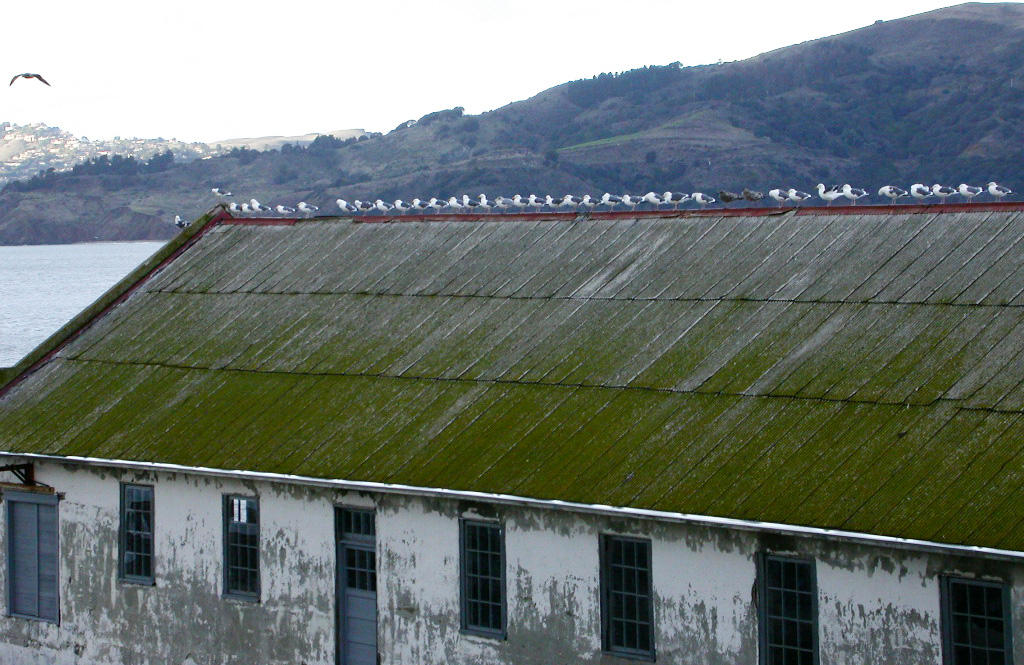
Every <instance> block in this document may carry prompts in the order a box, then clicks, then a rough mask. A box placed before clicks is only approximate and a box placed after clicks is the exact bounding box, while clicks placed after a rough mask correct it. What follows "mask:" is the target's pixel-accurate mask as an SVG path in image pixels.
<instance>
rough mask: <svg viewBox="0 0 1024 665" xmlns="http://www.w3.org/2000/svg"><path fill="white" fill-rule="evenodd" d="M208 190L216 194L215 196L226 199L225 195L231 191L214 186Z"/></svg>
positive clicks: (229, 194)
mask: <svg viewBox="0 0 1024 665" xmlns="http://www.w3.org/2000/svg"><path fill="white" fill-rule="evenodd" d="M210 191H211V192H213V195H214V196H216V197H217V198H222V199H226V198H227V197H229V196H231V192H228V191H225V190H223V189H221V188H220V187H214V188H213V189H211V190H210Z"/></svg>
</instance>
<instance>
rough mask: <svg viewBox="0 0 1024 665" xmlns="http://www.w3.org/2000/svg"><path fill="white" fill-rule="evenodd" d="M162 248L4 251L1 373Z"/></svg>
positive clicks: (0, 258) (131, 245)
mask: <svg viewBox="0 0 1024 665" xmlns="http://www.w3.org/2000/svg"><path fill="white" fill-rule="evenodd" d="M161 245H163V243H162V242H90V243H82V244H76V245H24V246H18V247H5V246H0V367H10V366H11V365H14V364H15V363H17V362H18V361H19V360H21V358H22V357H23V356H24V355H25V354H26V353H28V352H29V351H31V350H32V349H34V348H35V347H36V345H38V344H39V343H40V342H42V341H43V340H44V339H46V338H47V337H49V336H50V335H51V334H53V333H54V332H56V331H57V329H58V328H60V327H61V326H62V325H64V324H65V323H67V322H68V321H69V320H70V319H71V318H72V317H74V316H75V315H76V314H78V313H79V312H80V311H82V310H83V309H85V307H87V306H88V305H89V304H90V303H92V302H93V301H94V300H96V298H98V297H99V296H101V295H102V294H103V292H104V291H106V290H107V289H109V288H110V287H111V286H113V285H114V284H116V283H117V282H118V281H119V280H120V279H121V278H122V277H124V276H125V275H127V274H128V273H129V272H131V271H132V269H133V268H135V267H136V266H137V265H139V264H140V263H142V262H143V261H145V260H146V259H147V258H148V257H149V256H150V255H151V254H153V252H155V251H156V250H157V249H159V248H160V246H161Z"/></svg>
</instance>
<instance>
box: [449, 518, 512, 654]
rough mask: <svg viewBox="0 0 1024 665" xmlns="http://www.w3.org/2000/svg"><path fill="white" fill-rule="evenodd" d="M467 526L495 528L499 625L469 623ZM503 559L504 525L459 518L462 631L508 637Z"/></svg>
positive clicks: (500, 637)
mask: <svg viewBox="0 0 1024 665" xmlns="http://www.w3.org/2000/svg"><path fill="white" fill-rule="evenodd" d="M468 526H475V527H487V528H497V530H498V560H499V568H500V569H501V627H500V628H489V627H486V626H473V625H470V623H469V602H470V598H469V571H468V568H467V566H466V563H467V552H466V528H467V527H468ZM506 565H507V562H506V559H505V525H504V524H502V523H501V522H500V521H497V520H481V519H470V518H460V519H459V617H460V619H459V625H460V628H461V631H462V632H463V633H467V634H470V635H478V636H480V637H490V638H494V639H499V640H504V639H507V638H508V579H507V573H506V570H505V568H506Z"/></svg>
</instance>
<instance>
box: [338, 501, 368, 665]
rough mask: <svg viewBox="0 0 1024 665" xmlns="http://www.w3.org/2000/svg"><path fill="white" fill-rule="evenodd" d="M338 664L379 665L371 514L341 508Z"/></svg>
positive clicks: (339, 520)
mask: <svg viewBox="0 0 1024 665" xmlns="http://www.w3.org/2000/svg"><path fill="white" fill-rule="evenodd" d="M339 511H340V512H339V519H338V524H339V529H338V566H337V571H338V572H337V575H338V579H337V584H336V587H337V590H338V633H337V634H338V661H339V662H340V663H341V665H377V553H376V546H375V543H374V524H373V513H372V511H362V510H360V511H355V510H346V509H339Z"/></svg>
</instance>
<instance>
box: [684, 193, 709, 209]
mask: <svg viewBox="0 0 1024 665" xmlns="http://www.w3.org/2000/svg"><path fill="white" fill-rule="evenodd" d="M690 200H691V201H696V202H697V203H698V204H700V207H701V208H703V207H704V206H706V205H707V204H709V203H714V202H715V199H713V198H711V197H710V196H708V195H707V194H704V193H703V192H694V193H693V194H690Z"/></svg>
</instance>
